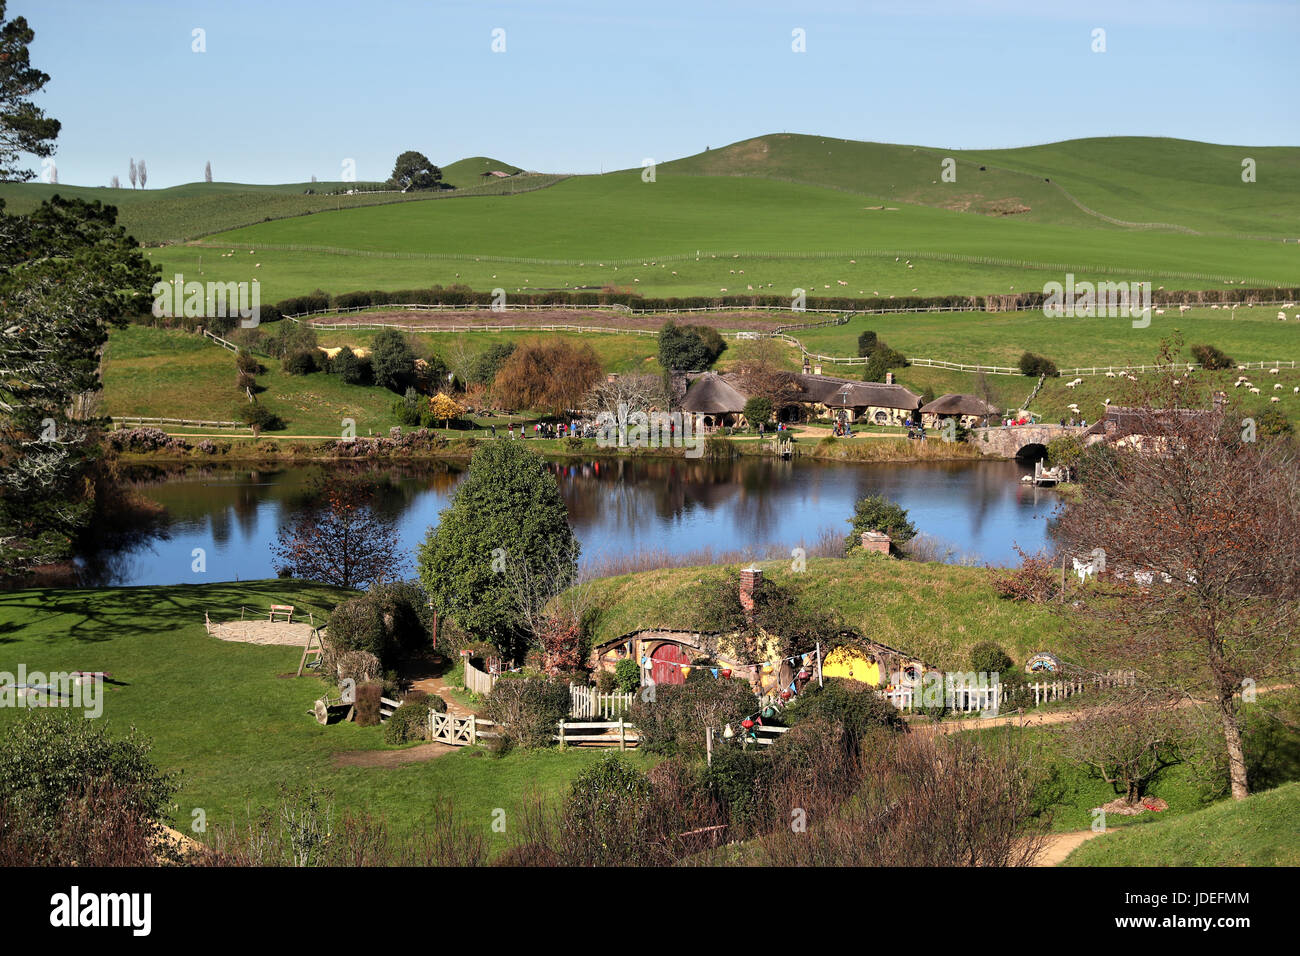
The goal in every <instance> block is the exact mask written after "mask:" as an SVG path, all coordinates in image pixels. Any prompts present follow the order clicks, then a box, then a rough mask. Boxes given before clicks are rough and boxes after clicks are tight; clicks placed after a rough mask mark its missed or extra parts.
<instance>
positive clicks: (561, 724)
mask: <svg viewBox="0 0 1300 956" xmlns="http://www.w3.org/2000/svg"><path fill="white" fill-rule="evenodd" d="M560 746H561V747H563V746H564V721H563V720H561V721H560Z"/></svg>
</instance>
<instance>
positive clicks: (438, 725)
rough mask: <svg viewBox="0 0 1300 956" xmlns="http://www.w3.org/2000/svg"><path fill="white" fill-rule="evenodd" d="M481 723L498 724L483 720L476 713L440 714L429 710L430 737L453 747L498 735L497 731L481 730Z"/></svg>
mask: <svg viewBox="0 0 1300 956" xmlns="http://www.w3.org/2000/svg"><path fill="white" fill-rule="evenodd" d="M480 724H487V725H490V726H492V727H495V726H496V724H494V723H492V721H490V720H483V719H482V718H480V717H477V716H475V715H474V714H470V715H469V716H467V717H457V716H456V715H455V714H440V713H438V712H437V711H436V710H431V711H429V739H430V740H434V741H437V742H438V743H440V744H449V745H450V746H452V747H469V746H473V745H474V744H476V743H478V740H479V738H480V737H495V736H497V734H495V733H488V732H486V731H480V730H479V725H480Z"/></svg>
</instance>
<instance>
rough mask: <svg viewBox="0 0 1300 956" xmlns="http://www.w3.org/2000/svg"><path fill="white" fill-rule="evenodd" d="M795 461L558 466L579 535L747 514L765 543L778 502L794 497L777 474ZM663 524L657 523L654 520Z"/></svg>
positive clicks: (562, 491)
mask: <svg viewBox="0 0 1300 956" xmlns="http://www.w3.org/2000/svg"><path fill="white" fill-rule="evenodd" d="M782 465H783V466H784V468H780V469H779V470H783V471H788V470H789V468H790V467H791V466H790V463H789V462H784V463H780V462H774V461H769V460H767V459H761V460H749V461H746V460H742V459H737V460H733V461H727V462H722V461H703V460H699V461H691V460H682V459H676V458H673V459H655V460H637V459H627V458H619V459H612V460H606V461H591V462H582V463H568V462H561V463H555V462H553V463H551V465H550V469H551V473H552V474H553V475H555V477H556V480H557V481H558V483H559V486H560V494H561V496H562V497H563V498H564V503H565V506H566V507H567V508H568V511H569V520H570V521H571V522H572V523H573V525H574V527H576V528H578V529H579V530H584V529H590V528H593V527H597V526H599V527H601V528H602V529H603V530H606V531H608V530H611V529H613V530H621V531H637V530H644V529H645V528H647V527H652V526H654V525H657V524H660V523H662V522H664V521H678V520H681V519H684V518H686V517H688V516H689V515H690V514H692V513H693V512H695V511H699V510H702V511H706V512H712V511H717V510H719V509H726V510H727V512H728V513H729V514H730V515H731V516H732V517H733V520H735V521H737V522H739V520H740V519H741V517H742V516H743V518H744V520H745V522H746V524H747V525H749V526H751V529H752V532H753V533H754V534H756V535H758V536H759V537H760V538H761V536H762V535H763V534H764V533H765V532H766V530H767V528H768V527H769V525H770V524H771V523H772V518H773V516H774V511H775V508H776V501H777V499H778V498H779V497H780V496H781V495H782V494H783V493H786V492H788V491H789V490H790V489H788V488H787V487H786V485H785V482H784V481H781V480H776V476H775V475H774V472H775V471H776V470H778V468H776V467H774V466H782ZM655 519H657V520H655Z"/></svg>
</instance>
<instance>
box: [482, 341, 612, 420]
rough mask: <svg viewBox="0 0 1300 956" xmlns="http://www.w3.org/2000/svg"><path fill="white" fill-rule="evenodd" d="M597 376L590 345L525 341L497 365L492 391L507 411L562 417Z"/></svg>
mask: <svg viewBox="0 0 1300 956" xmlns="http://www.w3.org/2000/svg"><path fill="white" fill-rule="evenodd" d="M601 374H602V371H601V367H600V359H599V357H597V355H596V352H595V350H593V349H592V347H591V346H590V345H587V344H585V343H584V344H582V345H573V344H571V343H569V342H564V341H552V342H541V341H538V342H525V343H524V344H523V345H520V346H519V347H518V348H517V349H515V350H514V352H512V353H511V355H510V358H508V359H506V361H505V364H503V365H502V366H501V371H500V372H498V373H497V377H496V380H495V381H494V382H493V383H492V391H493V394H494V395H495V396H496V397H497V398H498V400H499V401H501V402H502V403H503V404H504V405H505V406H506V407H508V408H513V409H517V410H522V409H538V410H541V411H547V412H550V413H551V414H553V415H563V414H564V413H565V412H567V411H568V410H569V409H571V408H576V407H577V406H578V405H579V403H581V401H582V398H583V396H584V395H585V394H586V393H587V391H588V390H589V389H590V388H591V387H592V386H593V385H594V384H596V382H597V381H598V380H599V379H600V376H601Z"/></svg>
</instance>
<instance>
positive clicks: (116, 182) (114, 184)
mask: <svg viewBox="0 0 1300 956" xmlns="http://www.w3.org/2000/svg"><path fill="white" fill-rule="evenodd" d="M108 185H109V188H110V189H121V188H122V180H120V179H119V178H118V177H117V174H116V173H115V174H114V175H113V178H112V179H110V180H109V181H108Z"/></svg>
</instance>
